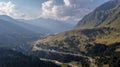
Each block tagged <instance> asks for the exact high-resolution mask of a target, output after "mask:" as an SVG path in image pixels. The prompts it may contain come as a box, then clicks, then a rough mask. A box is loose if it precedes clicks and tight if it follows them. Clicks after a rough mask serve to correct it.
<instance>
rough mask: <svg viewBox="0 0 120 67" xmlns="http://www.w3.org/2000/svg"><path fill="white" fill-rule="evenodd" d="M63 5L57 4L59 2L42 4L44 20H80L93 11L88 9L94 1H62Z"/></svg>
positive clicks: (52, 0) (49, 1)
mask: <svg viewBox="0 0 120 67" xmlns="http://www.w3.org/2000/svg"><path fill="white" fill-rule="evenodd" d="M62 1H63V4H61V5H60V4H59V3H57V0H48V1H46V2H44V3H42V15H41V17H43V18H51V19H57V20H63V21H64V20H68V19H74V20H76V19H80V18H82V17H83V16H84V15H85V14H88V13H89V12H90V11H91V9H89V8H88V6H86V5H89V4H90V3H91V2H92V0H62Z"/></svg>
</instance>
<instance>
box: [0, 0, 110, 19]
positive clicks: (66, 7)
mask: <svg viewBox="0 0 120 67" xmlns="http://www.w3.org/2000/svg"><path fill="white" fill-rule="evenodd" d="M106 1H108V0H0V7H2V8H0V15H2V14H5V15H8V16H11V17H13V18H17V19H34V18H38V17H40V18H49V19H55V20H60V21H66V20H69V19H72V20H79V19H81V18H82V17H83V16H84V15H86V14H88V13H89V12H91V11H92V10H94V9H95V8H96V7H97V6H99V5H100V4H102V3H104V2H106Z"/></svg>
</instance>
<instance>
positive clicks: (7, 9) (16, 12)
mask: <svg viewBox="0 0 120 67" xmlns="http://www.w3.org/2000/svg"><path fill="white" fill-rule="evenodd" d="M0 15H7V16H10V17H13V18H15V19H30V18H31V17H29V16H27V15H25V14H24V13H23V12H22V11H20V9H19V8H18V7H17V6H16V5H15V4H13V3H12V2H11V1H9V2H0Z"/></svg>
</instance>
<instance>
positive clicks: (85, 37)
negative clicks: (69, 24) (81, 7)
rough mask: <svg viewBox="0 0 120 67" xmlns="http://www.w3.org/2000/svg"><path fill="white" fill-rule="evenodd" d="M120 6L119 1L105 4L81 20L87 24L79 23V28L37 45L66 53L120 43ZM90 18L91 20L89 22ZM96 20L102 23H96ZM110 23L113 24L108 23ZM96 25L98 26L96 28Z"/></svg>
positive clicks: (44, 40)
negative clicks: (90, 46) (91, 45)
mask: <svg viewBox="0 0 120 67" xmlns="http://www.w3.org/2000/svg"><path fill="white" fill-rule="evenodd" d="M119 5H120V3H119V0H112V1H109V2H107V3H104V4H102V5H101V6H99V7H98V8H96V9H95V10H94V11H93V12H91V13H90V14H88V15H86V16H85V17H84V18H83V19H82V20H81V21H86V22H79V23H78V24H77V28H75V29H73V30H70V31H67V32H63V33H59V34H57V35H52V36H49V37H46V38H44V39H42V40H38V41H37V42H36V43H35V44H36V45H38V46H42V45H47V46H48V47H54V49H57V50H62V49H64V48H66V49H64V51H78V50H80V51H81V50H82V51H84V50H85V49H86V46H87V45H88V44H95V43H102V44H108V45H109V44H112V43H115V42H120V28H119V23H120V21H119V20H120V14H119V13H120V10H119V8H120V6H119ZM108 6H109V7H108ZM111 11H112V12H111ZM105 13H106V14H107V17H106V16H105ZM101 17H102V18H101ZM103 17H105V18H104V21H102V20H101V19H103ZM89 18H90V20H88V19H89ZM98 18H101V19H98ZM113 19H114V20H113ZM96 20H97V21H100V22H95V21H96ZM108 21H111V22H109V23H108ZM84 23H85V24H84ZM98 23H99V24H98ZM96 24H98V25H97V26H96ZM82 27H84V28H82Z"/></svg>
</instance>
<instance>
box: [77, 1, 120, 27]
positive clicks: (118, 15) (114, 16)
mask: <svg viewBox="0 0 120 67" xmlns="http://www.w3.org/2000/svg"><path fill="white" fill-rule="evenodd" d="M119 21H120V0H110V1H108V2H106V3H104V4H103V5H101V6H99V7H97V8H96V9H95V10H94V11H93V12H91V13H90V14H88V15H86V16H85V17H84V18H83V19H82V20H80V21H79V23H78V24H77V27H101V26H111V27H118V28H119Z"/></svg>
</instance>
